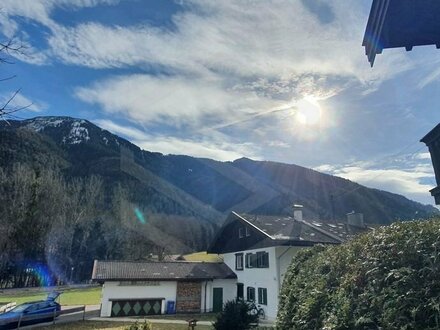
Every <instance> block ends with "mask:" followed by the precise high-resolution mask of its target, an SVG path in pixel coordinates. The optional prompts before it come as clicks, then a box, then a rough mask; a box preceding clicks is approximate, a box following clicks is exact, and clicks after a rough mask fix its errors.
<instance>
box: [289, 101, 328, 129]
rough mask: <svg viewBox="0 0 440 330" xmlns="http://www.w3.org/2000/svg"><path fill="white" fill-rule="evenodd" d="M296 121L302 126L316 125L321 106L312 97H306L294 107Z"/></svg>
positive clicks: (318, 121) (320, 114)
mask: <svg viewBox="0 0 440 330" xmlns="http://www.w3.org/2000/svg"><path fill="white" fill-rule="evenodd" d="M296 108H297V112H296V114H295V117H296V120H297V121H298V122H299V123H300V124H302V125H316V124H319V123H320V121H321V117H322V113H321V106H320V105H319V103H318V101H317V100H316V99H315V98H314V97H312V96H306V97H304V98H303V99H302V100H301V101H299V102H298V103H297V105H296Z"/></svg>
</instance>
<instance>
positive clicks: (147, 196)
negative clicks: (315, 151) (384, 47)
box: [0, 117, 436, 224]
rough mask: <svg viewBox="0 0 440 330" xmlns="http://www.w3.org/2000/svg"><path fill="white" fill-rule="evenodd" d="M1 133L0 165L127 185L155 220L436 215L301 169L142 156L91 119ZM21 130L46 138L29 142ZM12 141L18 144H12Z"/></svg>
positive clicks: (46, 121)
mask: <svg viewBox="0 0 440 330" xmlns="http://www.w3.org/2000/svg"><path fill="white" fill-rule="evenodd" d="M1 128H2V129H3V132H1V134H2V139H1V142H0V148H1V149H0V151H1V158H0V159H1V162H2V164H1V165H2V166H7V165H8V164H11V163H12V162H13V159H14V158H15V159H17V160H20V161H25V162H29V161H31V162H37V163H38V162H40V163H41V162H42V160H44V161H51V162H53V163H54V164H57V165H58V166H61V167H62V168H63V169H64V173H65V174H66V175H67V176H72V177H76V176H85V175H91V174H96V175H99V176H102V177H103V178H104V179H105V182H106V183H107V184H108V185H110V186H111V185H113V184H115V183H117V182H122V183H124V185H125V186H126V187H128V189H129V190H130V192H131V193H132V194H131V195H132V198H135V200H136V202H138V203H140V204H142V205H143V206H145V207H146V208H148V209H149V210H151V211H152V212H156V213H166V214H179V215H185V216H193V217H195V218H198V219H200V220H202V221H207V222H210V223H215V224H219V223H221V221H222V220H223V218H224V213H227V212H229V211H231V210H236V211H239V212H246V213H262V214H288V213H289V212H290V207H291V205H292V203H294V202H295V203H301V204H303V205H304V206H305V207H304V212H305V215H306V216H308V217H311V218H320V219H321V220H323V221H325V220H326V219H329V218H331V217H332V212H333V210H332V200H331V199H332V196H333V204H334V206H333V207H334V213H335V217H336V218H343V217H345V214H346V213H348V212H350V211H352V210H356V211H358V212H363V213H364V215H365V220H366V221H367V222H370V223H377V222H379V223H390V222H392V221H393V220H396V219H412V218H414V217H417V218H419V217H427V216H429V215H430V214H432V213H433V212H436V209H435V208H433V207H431V206H425V205H422V204H420V203H416V202H414V201H411V200H409V199H407V198H405V197H403V196H400V195H397V194H391V193H388V192H385V191H380V190H377V189H370V188H366V187H364V186H361V185H358V184H357V183H354V182H351V181H349V180H346V179H342V178H339V177H335V176H331V175H327V174H323V173H319V172H317V171H314V170H311V169H307V168H304V167H301V166H297V165H288V164H282V163H276V162H267V161H263V162H261V161H253V160H250V159H246V158H242V159H238V160H236V161H234V162H218V161H214V160H210V159H201V158H194V157H189V156H176V155H162V154H160V153H155V152H149V151H144V150H141V149H140V148H138V147H137V146H135V145H134V144H132V143H130V142H128V141H127V140H125V139H123V138H120V137H118V136H116V135H114V134H111V133H110V132H108V131H106V130H102V129H101V128H99V127H97V126H96V125H94V124H92V123H91V122H89V121H86V120H80V119H73V118H68V117H37V118H34V119H30V120H25V121H13V122H11V125H7V124H2V125H1ZM24 128H27V129H30V130H31V131H33V132H37V133H40V134H41V135H42V136H41V137H38V138H33V137H32V138H30V137H29V135H30V134H31V133H29V132H27V133H25V131H28V130H23V129H24ZM5 130H7V131H9V133H6V132H5ZM11 134H12V135H14V134H15V135H16V141H9V140H8V139H10V136H11ZM40 134H39V135H40ZM6 137H8V138H6ZM12 140H13V139H12ZM28 140H29V143H27V142H24V141H28ZM14 143H15V144H16V145H14V146H12V145H13V144H14ZM12 149H13V150H12ZM31 150H32V152H31ZM30 154H34V155H33V156H31V155H30Z"/></svg>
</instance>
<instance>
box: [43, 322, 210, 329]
mask: <svg viewBox="0 0 440 330" xmlns="http://www.w3.org/2000/svg"><path fill="white" fill-rule="evenodd" d="M140 323H141V322H140ZM131 324H133V323H126V322H101V321H84V322H82V321H79V322H74V323H64V324H59V325H52V326H46V327H41V328H38V329H47V330H56V329H60V330H93V329H104V330H106V329H107V330H124V329H125V328H126V327H128V326H129V325H131ZM187 329H188V326H187V325H186V324H157V323H156V324H153V330H187ZM196 329H197V330H212V327H210V326H207V325H198V326H197V327H196Z"/></svg>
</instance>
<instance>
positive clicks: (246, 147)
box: [94, 119, 260, 161]
mask: <svg viewBox="0 0 440 330" xmlns="http://www.w3.org/2000/svg"><path fill="white" fill-rule="evenodd" d="M94 122H95V123H96V124H97V125H99V126H100V127H102V128H104V129H106V130H108V131H110V132H113V133H115V134H119V135H122V136H124V137H126V138H127V139H128V140H130V141H131V142H133V143H134V144H136V145H137V146H139V147H141V148H142V149H144V150H148V151H155V152H161V153H163V154H175V155H183V154H184V155H189V156H194V157H202V158H211V159H216V160H220V161H229V160H235V159H237V158H240V157H243V156H246V157H251V158H253V159H259V158H260V157H259V150H258V148H257V147H256V146H255V145H253V144H251V143H234V141H231V140H229V139H228V138H227V137H226V136H221V137H220V136H219V135H218V134H217V135H215V136H212V137H211V138H207V137H204V138H197V137H195V138H194V139H189V138H186V139H185V138H176V137H172V136H169V135H161V134H158V135H153V134H148V133H146V132H144V131H143V130H141V129H138V128H135V127H131V126H124V125H120V124H117V123H115V122H113V121H111V120H107V119H98V120H94Z"/></svg>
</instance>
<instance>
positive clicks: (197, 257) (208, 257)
mask: <svg viewBox="0 0 440 330" xmlns="http://www.w3.org/2000/svg"><path fill="white" fill-rule="evenodd" d="M183 257H184V258H185V260H186V261H204V262H222V261H223V258H222V257H220V256H219V255H218V254H212V253H206V252H195V253H191V254H187V255H184V256H183Z"/></svg>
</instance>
